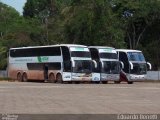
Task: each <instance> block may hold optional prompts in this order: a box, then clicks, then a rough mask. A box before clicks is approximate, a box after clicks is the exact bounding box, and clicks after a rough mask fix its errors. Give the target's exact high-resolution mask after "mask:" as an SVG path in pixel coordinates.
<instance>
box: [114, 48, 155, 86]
mask: <svg viewBox="0 0 160 120" xmlns="http://www.w3.org/2000/svg"><path fill="white" fill-rule="evenodd" d="M117 52H118V58H119V61H121V62H122V63H123V66H124V67H123V69H122V71H121V73H120V81H119V82H121V81H126V82H128V84H132V83H133V82H134V81H142V80H145V79H146V77H147V68H148V69H149V70H151V68H152V66H151V64H150V63H149V62H146V61H145V58H144V56H143V53H142V51H139V50H128V49H117ZM147 66H148V67H147Z"/></svg>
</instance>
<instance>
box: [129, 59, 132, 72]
mask: <svg viewBox="0 0 160 120" xmlns="http://www.w3.org/2000/svg"><path fill="white" fill-rule="evenodd" d="M129 64H130V65H131V70H133V63H132V62H130V61H129Z"/></svg>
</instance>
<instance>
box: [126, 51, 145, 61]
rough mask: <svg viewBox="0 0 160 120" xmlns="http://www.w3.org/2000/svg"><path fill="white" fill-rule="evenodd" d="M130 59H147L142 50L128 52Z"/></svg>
mask: <svg viewBox="0 0 160 120" xmlns="http://www.w3.org/2000/svg"><path fill="white" fill-rule="evenodd" d="M128 58H129V61H145V58H144V56H143V54H142V53H141V52H128Z"/></svg>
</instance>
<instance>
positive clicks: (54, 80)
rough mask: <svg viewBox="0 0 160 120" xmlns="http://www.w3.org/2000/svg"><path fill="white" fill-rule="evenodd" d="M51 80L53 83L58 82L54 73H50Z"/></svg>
mask: <svg viewBox="0 0 160 120" xmlns="http://www.w3.org/2000/svg"><path fill="white" fill-rule="evenodd" d="M49 82H51V83H56V82H57V81H56V79H55V76H54V74H53V73H51V74H50V75H49Z"/></svg>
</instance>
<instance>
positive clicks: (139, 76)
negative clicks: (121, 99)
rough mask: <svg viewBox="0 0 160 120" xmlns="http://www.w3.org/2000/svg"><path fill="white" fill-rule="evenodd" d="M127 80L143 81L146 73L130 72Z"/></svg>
mask: <svg viewBox="0 0 160 120" xmlns="http://www.w3.org/2000/svg"><path fill="white" fill-rule="evenodd" d="M128 77H129V79H128V81H144V80H146V79H147V75H134V74H130V75H129V76H128Z"/></svg>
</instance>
